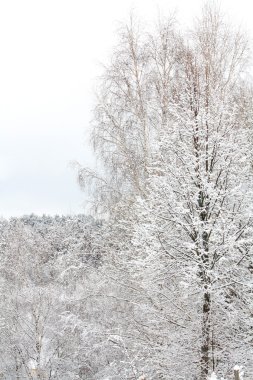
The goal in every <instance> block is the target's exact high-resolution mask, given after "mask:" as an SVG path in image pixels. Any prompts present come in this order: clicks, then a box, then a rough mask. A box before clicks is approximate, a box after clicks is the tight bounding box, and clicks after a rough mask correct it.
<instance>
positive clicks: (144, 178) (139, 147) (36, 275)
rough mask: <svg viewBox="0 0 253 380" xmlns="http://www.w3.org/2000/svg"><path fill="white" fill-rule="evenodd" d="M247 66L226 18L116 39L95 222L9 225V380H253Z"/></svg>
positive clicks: (4, 322) (87, 176) (104, 85)
mask: <svg viewBox="0 0 253 380" xmlns="http://www.w3.org/2000/svg"><path fill="white" fill-rule="evenodd" d="M250 58H251V55H250V49H249V43H248V40H247V38H246V37H245V35H244V34H243V33H242V32H241V30H240V29H237V28H235V27H233V26H230V25H229V23H228V22H227V21H226V18H225V16H223V15H222V12H221V11H220V10H219V8H217V7H215V6H214V5H212V6H211V5H208V4H207V5H206V6H204V8H203V11H202V15H201V17H199V18H198V19H196V20H195V21H194V23H193V27H192V29H191V30H187V31H184V32H183V31H182V30H181V29H180V27H179V26H178V23H177V22H176V20H175V19H174V17H171V18H170V19H162V18H160V19H159V20H158V21H157V22H156V23H155V24H154V27H153V28H149V30H146V29H145V28H144V27H142V26H141V23H140V22H138V20H136V19H135V17H134V16H131V18H130V22H129V23H128V24H127V25H125V26H122V27H121V28H120V29H119V30H118V44H117V46H115V48H114V51H113V53H112V56H111V60H110V63H109V64H108V65H107V67H105V69H104V74H103V76H102V77H101V78H100V79H99V85H98V91H97V105H96V108H95V112H94V120H93V123H92V143H93V146H94V151H95V154H96V156H97V159H98V161H97V162H98V164H97V168H98V169H97V170H92V169H90V168H83V167H81V166H80V167H79V170H78V179H79V183H80V186H81V187H82V188H84V189H90V194H91V208H90V209H91V211H92V212H93V217H91V216H89V217H88V216H84V215H77V216H73V217H69V216H63V217H46V216H44V217H37V216H35V215H31V216H24V217H22V218H11V219H10V220H8V221H7V220H2V221H1V228H0V239H1V240H0V245H1V252H0V254H1V264H0V270H1V300H2V304H1V308H0V314H1V315H0V318H1V319H0V323H1V325H0V327H1V329H0V337H1V345H0V352H1V356H0V357H1V362H0V378H3V379H8V380H11V379H15V380H18V379H30V380H31V379H43V380H49V379H61V380H74V379H83V380H84V379H86V380H120V379H124V380H172V379H173V380H208V379H212V380H213V379H219V380H220V379H222V378H223V379H227V380H232V379H233V380H242V379H245V380H250V379H252V378H253V362H252V357H253V293H252V290H253V288H252V286H253V281H252V280H253V256H252V253H253V252H252V232H253V231H252V212H253V203H252V201H253V193H252V190H253V188H252V185H253V183H252V179H253V178H252V174H253V166H252V165H253V155H252V148H253V146H252V142H253V139H252V137H253V134H252V131H253V130H252V121H253V117H252V116H253V113H252V112H253V111H252V83H251V79H250V74H249V73H250ZM237 365H239V366H240V367H238V366H237ZM243 371H244V374H243Z"/></svg>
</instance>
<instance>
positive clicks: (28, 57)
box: [0, 0, 253, 217]
mask: <svg viewBox="0 0 253 380" xmlns="http://www.w3.org/2000/svg"><path fill="white" fill-rule="evenodd" d="M202 3H203V0H177V1H175V0H170V1H169V0H135V1H132V0H0V215H2V216H5V217H9V216H11V215H13V216H14V215H15V216H17V215H22V214H27V213H32V212H34V213H38V214H43V213H48V214H56V213H58V214H66V213H77V212H82V211H83V209H82V203H83V200H84V199H85V196H84V194H83V193H82V192H81V191H80V190H79V188H78V185H77V183H76V179H75V173H74V171H73V170H72V169H70V168H69V162H70V161H73V160H77V161H80V162H81V163H83V164H85V165H89V164H90V163H92V153H91V150H90V148H89V146H88V143H87V135H88V128H89V121H90V120H91V118H92V112H91V109H92V107H93V106H94V101H95V100H94V96H93V89H94V84H95V81H94V80H95V78H96V76H97V75H98V74H99V73H100V72H101V68H100V65H99V62H104V61H105V60H106V59H107V58H108V57H109V56H110V51H111V49H112V47H113V45H114V43H115V30H116V29H117V26H118V22H119V21H124V20H126V19H127V17H128V14H129V11H130V10H131V9H134V10H135V12H136V13H137V15H139V16H140V17H141V18H144V19H146V20H147V21H150V20H151V19H152V18H155V17H156V15H158V11H159V10H160V13H161V14H166V13H169V12H171V11H173V10H174V9H177V14H178V18H179V20H180V21H181V22H182V23H183V24H188V23H189V22H190V19H191V18H192V17H193V16H194V15H196V14H197V13H198V12H199V10H200V8H201V5H202ZM220 3H221V5H222V8H223V9H224V11H225V12H227V13H229V14H230V15H231V18H232V20H234V21H235V22H237V23H241V24H242V25H243V26H244V27H245V28H246V29H247V30H249V32H250V34H251V36H252V34H253V26H251V24H252V19H253V2H252V1H251V0H240V1H239V0H236V1H235V0H221V1H220Z"/></svg>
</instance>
